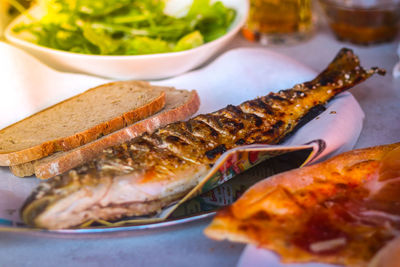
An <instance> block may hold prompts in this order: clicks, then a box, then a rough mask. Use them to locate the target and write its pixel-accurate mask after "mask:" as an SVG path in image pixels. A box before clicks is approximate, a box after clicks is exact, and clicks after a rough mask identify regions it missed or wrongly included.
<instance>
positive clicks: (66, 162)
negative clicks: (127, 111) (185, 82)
mask: <svg viewBox="0 0 400 267" xmlns="http://www.w3.org/2000/svg"><path fill="white" fill-rule="evenodd" d="M163 90H164V91H165V99H166V103H165V107H164V109H163V110H161V111H159V112H158V113H156V114H154V115H153V116H151V117H148V118H146V119H144V120H141V121H139V122H136V123H134V124H132V125H130V126H127V127H125V128H123V129H121V130H118V131H115V132H113V133H111V134H108V135H106V136H104V137H102V138H100V139H98V140H95V141H92V142H90V143H88V144H86V145H83V146H80V147H78V148H75V149H72V150H70V151H66V152H58V153H55V154H53V155H51V156H49V157H46V158H43V159H40V160H37V161H33V162H28V163H24V164H19V165H15V166H10V169H11V171H12V173H13V174H14V175H16V176H20V177H24V176H31V175H33V174H35V175H36V176H37V177H38V178H41V179H47V178H51V177H53V176H55V175H59V174H61V173H63V172H66V171H67V170H69V169H71V168H74V167H76V166H78V165H80V164H83V163H85V162H87V161H89V160H91V159H93V158H94V157H96V156H97V155H98V154H99V153H101V152H102V150H103V149H105V148H107V147H110V146H112V145H117V144H120V143H123V142H125V141H128V140H130V139H132V138H134V137H136V136H138V135H140V134H141V133H143V132H152V131H154V130H155V129H157V128H159V127H161V126H164V125H166V124H168V123H171V122H174V121H178V120H184V119H186V118H188V117H189V116H191V115H193V114H194V113H195V112H196V111H197V110H198V108H199V105H200V100H199V97H198V95H197V93H196V91H186V90H177V89H174V88H163Z"/></svg>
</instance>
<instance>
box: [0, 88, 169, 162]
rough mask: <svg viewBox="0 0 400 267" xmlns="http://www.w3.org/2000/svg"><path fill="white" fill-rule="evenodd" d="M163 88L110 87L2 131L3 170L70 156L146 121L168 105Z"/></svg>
mask: <svg viewBox="0 0 400 267" xmlns="http://www.w3.org/2000/svg"><path fill="white" fill-rule="evenodd" d="M162 88H163V87H157V86H151V85H150V84H149V83H147V82H140V81H123V82H113V83H108V84H104V85H101V86H98V87H95V88H92V89H89V90H87V91H85V92H83V93H81V94H79V95H76V96H74V97H72V98H69V99H67V100H64V101H62V102H60V103H58V104H56V105H53V106H51V107H49V108H47V109H44V110H42V111H40V112H38V113H36V114H34V115H32V116H30V117H28V118H26V119H24V120H21V121H19V122H17V123H15V124H12V125H10V126H8V127H6V128H4V129H2V130H0V166H10V165H16V164H22V163H26V162H30V161H33V160H37V159H41V158H43V157H46V156H49V155H51V154H53V153H55V152H59V151H67V150H70V149H73V148H76V147H79V146H81V145H83V144H86V143H89V142H91V141H93V140H96V139H98V138H100V137H102V136H104V135H107V134H109V133H111V132H114V131H116V130H119V129H121V128H123V127H125V126H127V125H130V124H132V123H134V122H137V121H139V120H141V119H144V118H146V117H148V116H150V115H152V114H154V113H156V112H157V111H159V110H160V109H162V108H163V107H164V105H165V93H164V91H163V90H161V89H162Z"/></svg>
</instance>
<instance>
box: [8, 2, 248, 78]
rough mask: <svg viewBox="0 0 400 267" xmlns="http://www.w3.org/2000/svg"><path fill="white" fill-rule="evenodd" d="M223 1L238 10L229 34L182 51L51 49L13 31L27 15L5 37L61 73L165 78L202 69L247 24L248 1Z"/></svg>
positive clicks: (9, 26)
mask: <svg viewBox="0 0 400 267" xmlns="http://www.w3.org/2000/svg"><path fill="white" fill-rule="evenodd" d="M221 2H223V3H224V5H226V6H228V7H231V8H234V9H235V10H236V12H237V14H236V18H235V20H234V21H233V22H232V25H231V26H230V28H229V30H228V32H227V33H226V34H225V35H224V36H222V37H220V38H218V39H216V40H214V41H212V42H209V43H206V44H204V45H201V46H199V47H196V48H193V49H190V50H185V51H181V52H172V53H162V54H151V55H133V56H104V55H85V54H78V53H71V52H65V51H61V50H56V49H52V48H47V47H43V46H40V45H36V44H34V43H31V42H29V41H26V40H23V39H22V38H21V37H19V36H18V35H17V34H16V33H14V32H13V31H12V30H11V29H12V28H13V27H14V26H15V25H16V24H18V23H21V22H23V21H26V20H27V18H26V16H24V15H21V16H19V17H17V18H16V19H15V20H14V21H13V22H12V23H11V24H10V25H8V27H7V28H6V31H5V37H6V39H7V40H8V41H9V42H10V43H12V44H14V45H15V46H17V47H19V48H22V49H24V50H25V51H27V52H29V53H30V54H31V55H33V56H35V57H37V58H38V59H39V60H41V61H42V62H43V63H45V64H47V65H48V66H50V67H52V68H54V69H57V70H59V71H65V72H76V73H86V74H91V75H96V76H101V77H107V78H112V79H146V80H153V79H162V78H167V77H172V76H176V75H179V74H182V73H184V72H187V71H189V70H192V69H194V68H196V67H198V66H200V65H201V64H203V63H204V62H205V61H206V60H207V59H209V58H210V57H211V56H213V55H214V54H215V53H216V52H218V50H219V49H221V48H222V47H223V46H225V45H226V44H227V43H228V42H229V41H231V40H232V39H233V37H234V36H235V34H236V33H237V32H238V31H239V30H240V28H241V27H242V26H243V24H244V22H245V21H246V17H247V13H248V8H249V3H248V0H221ZM32 12H34V11H32Z"/></svg>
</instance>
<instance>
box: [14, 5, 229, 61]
mask: <svg viewBox="0 0 400 267" xmlns="http://www.w3.org/2000/svg"><path fill="white" fill-rule="evenodd" d="M169 2H171V3H169ZM172 2H173V1H165V0H123V1H120V0H119V1H116V0H98V1H76V0H45V1H40V2H39V3H41V5H39V6H36V7H35V8H36V10H37V11H36V12H41V13H44V14H43V16H42V17H41V18H40V19H39V18H38V19H35V20H32V21H29V22H28V23H24V24H19V25H16V27H14V29H13V30H14V32H17V33H22V34H23V35H21V36H23V38H24V39H28V40H29V41H32V42H34V43H37V44H39V45H42V46H46V47H50V48H54V49H58V50H64V51H69V52H74V53H82V54H96V55H143V54H155V53H166V52H176V51H182V50H187V49H191V48H194V47H197V46H200V45H202V44H204V43H206V42H210V41H213V40H215V39H217V38H219V37H221V36H222V35H224V34H225V33H227V31H228V29H229V27H230V25H231V23H232V22H233V20H234V18H235V16H236V11H235V10H234V9H232V8H229V7H226V6H225V5H224V4H223V3H222V2H221V1H211V0H193V3H191V5H189V6H186V5H183V4H182V3H180V2H179V1H174V2H175V5H177V6H176V7H174V8H173V7H171V5H173V4H174V3H172ZM166 6H167V7H168V10H174V9H175V10H176V11H177V12H178V13H182V12H181V11H182V10H186V9H187V10H186V12H184V14H183V15H182V14H179V15H180V16H179V17H177V16H173V14H166V12H165V9H166ZM39 17H40V16H39Z"/></svg>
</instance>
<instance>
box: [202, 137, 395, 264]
mask: <svg viewBox="0 0 400 267" xmlns="http://www.w3.org/2000/svg"><path fill="white" fill-rule="evenodd" d="M205 234H206V235H207V236H209V237H210V238H213V239H217V240H223V239H228V240H231V241H234V242H244V243H250V244H253V245H256V246H259V247H263V248H266V249H270V250H273V251H275V252H277V253H278V254H279V255H280V256H281V259H282V261H283V262H312V261H315V262H324V263H333V264H343V265H347V266H367V265H368V263H369V262H370V261H371V259H372V258H373V256H374V255H375V254H376V253H377V252H378V251H379V250H380V249H381V248H382V247H384V245H385V244H387V243H388V242H389V241H391V240H393V239H394V238H395V237H397V235H399V234H400V143H396V144H390V145H383V146H377V147H372V148H366V149H358V150H353V151H350V152H347V153H343V154H341V155H338V156H336V157H334V158H331V159H329V160H327V161H325V162H322V163H318V164H315V165H312V166H308V167H304V168H300V169H295V170H292V171H288V172H285V173H281V174H278V175H275V176H273V177H271V178H268V179H265V180H263V181H261V182H259V183H257V184H256V185H254V186H253V187H251V188H250V189H249V190H248V191H246V192H245V193H244V195H243V196H242V197H241V198H240V199H239V200H238V201H237V202H236V203H234V204H233V205H232V206H230V207H228V208H226V209H224V210H222V211H220V212H219V213H218V214H217V215H216V217H215V218H214V220H213V221H212V223H211V225H210V226H209V227H208V228H206V230H205ZM378 266H379V265H378Z"/></svg>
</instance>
